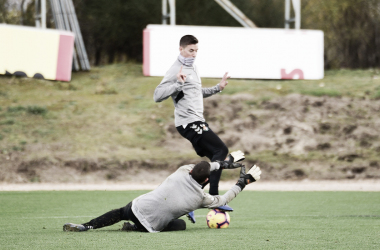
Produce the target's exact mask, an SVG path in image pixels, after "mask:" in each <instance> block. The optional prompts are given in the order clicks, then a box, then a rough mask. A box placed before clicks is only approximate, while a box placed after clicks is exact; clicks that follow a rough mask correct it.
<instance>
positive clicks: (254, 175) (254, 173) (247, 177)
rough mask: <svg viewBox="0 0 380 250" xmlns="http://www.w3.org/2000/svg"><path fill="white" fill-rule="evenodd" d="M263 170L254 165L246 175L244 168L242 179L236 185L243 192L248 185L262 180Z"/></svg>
mask: <svg viewBox="0 0 380 250" xmlns="http://www.w3.org/2000/svg"><path fill="white" fill-rule="evenodd" d="M260 175H261V170H260V167H258V166H256V165H253V167H252V168H251V169H250V170H249V171H248V173H247V174H246V173H245V167H244V166H243V167H242V168H241V170H240V178H239V180H238V181H237V183H236V185H237V186H239V187H240V188H241V190H243V189H244V188H245V186H246V185H248V184H250V183H252V182H255V181H258V180H260Z"/></svg>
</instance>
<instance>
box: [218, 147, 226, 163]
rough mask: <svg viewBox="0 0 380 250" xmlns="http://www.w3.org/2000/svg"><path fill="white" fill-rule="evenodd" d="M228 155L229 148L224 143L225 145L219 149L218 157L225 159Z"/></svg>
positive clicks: (221, 159)
mask: <svg viewBox="0 0 380 250" xmlns="http://www.w3.org/2000/svg"><path fill="white" fill-rule="evenodd" d="M227 155H228V148H227V146H226V145H223V147H221V148H220V149H219V152H218V158H220V159H219V160H220V161H224V160H225V159H226V157H227Z"/></svg>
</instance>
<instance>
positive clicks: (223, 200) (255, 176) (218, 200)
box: [202, 165, 261, 208]
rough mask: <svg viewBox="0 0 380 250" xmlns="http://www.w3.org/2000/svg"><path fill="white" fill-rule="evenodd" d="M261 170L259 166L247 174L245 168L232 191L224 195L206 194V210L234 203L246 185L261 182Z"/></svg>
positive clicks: (204, 201)
mask: <svg viewBox="0 0 380 250" xmlns="http://www.w3.org/2000/svg"><path fill="white" fill-rule="evenodd" d="M260 175H261V170H260V168H259V167H258V166H256V165H254V166H253V167H252V168H251V169H250V170H249V171H248V173H247V174H246V173H245V167H244V166H243V167H242V168H241V170H240V178H239V180H238V181H237V183H236V185H234V186H233V187H232V188H231V189H230V190H228V191H227V192H226V193H225V194H224V195H215V196H213V195H210V194H206V193H205V194H204V199H203V204H202V206H203V207H205V208H217V207H220V206H223V205H226V204H228V203H229V202H230V201H232V200H233V199H234V198H235V197H236V196H237V195H238V194H239V193H240V192H241V191H242V190H243V189H244V188H245V186H246V185H248V184H250V183H252V182H255V181H258V180H260Z"/></svg>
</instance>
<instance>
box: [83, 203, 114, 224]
mask: <svg viewBox="0 0 380 250" xmlns="http://www.w3.org/2000/svg"><path fill="white" fill-rule="evenodd" d="M120 210H121V209H120V208H119V209H114V210H111V211H109V212H108V213H105V214H103V215H101V216H99V217H97V218H95V219H92V220H91V221H89V222H87V223H84V224H82V225H83V226H85V227H92V228H93V229H96V228H102V227H107V226H111V225H113V224H115V223H118V222H119V221H121V211H120Z"/></svg>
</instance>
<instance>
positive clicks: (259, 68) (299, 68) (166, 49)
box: [143, 25, 324, 79]
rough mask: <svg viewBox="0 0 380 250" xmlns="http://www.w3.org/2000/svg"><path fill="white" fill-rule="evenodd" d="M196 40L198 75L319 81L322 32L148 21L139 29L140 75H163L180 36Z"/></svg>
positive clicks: (321, 70)
mask: <svg viewBox="0 0 380 250" xmlns="http://www.w3.org/2000/svg"><path fill="white" fill-rule="evenodd" d="M188 34H190V35H194V36H195V37H197V38H198V40H199V44H198V46H199V51H198V56H197V58H196V60H195V63H196V65H197V66H198V68H199V70H200V74H201V76H202V77H217V78H220V77H221V76H222V75H223V74H224V72H229V74H230V75H231V77H232V78H257V79H301V78H304V79H322V78H323V77H324V61H323V32H322V31H319V30H285V29H262V28H258V29H247V28H231V27H207V26H180V25H177V26H169V25H148V26H147V28H146V29H145V30H144V62H143V64H144V65H143V66H144V74H145V75H146V76H163V75H164V74H165V73H166V71H167V70H168V69H169V67H170V66H171V65H172V64H173V62H174V60H176V58H177V56H178V54H179V40H180V39H181V37H182V36H184V35H188Z"/></svg>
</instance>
